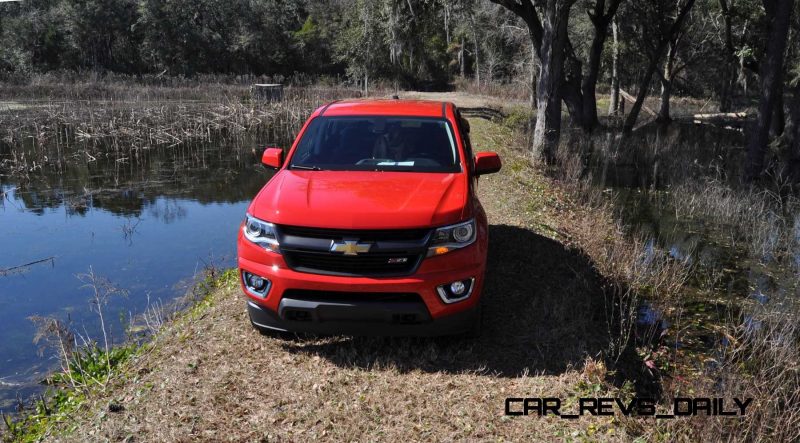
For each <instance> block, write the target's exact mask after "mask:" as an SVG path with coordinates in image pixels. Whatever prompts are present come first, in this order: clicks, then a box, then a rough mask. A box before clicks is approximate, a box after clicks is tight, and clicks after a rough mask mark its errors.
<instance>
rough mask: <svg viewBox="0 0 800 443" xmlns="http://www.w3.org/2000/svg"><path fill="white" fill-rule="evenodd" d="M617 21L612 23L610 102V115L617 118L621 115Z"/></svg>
mask: <svg viewBox="0 0 800 443" xmlns="http://www.w3.org/2000/svg"><path fill="white" fill-rule="evenodd" d="M617 32H618V31H617V21H616V20H614V21H613V22H612V23H611V35H612V37H613V39H614V40H613V45H612V46H611V97H610V99H609V101H608V115H609V116H617V115H618V113H619V73H618V70H617V69H618V68H617V63H618V61H619V35H618V34H617Z"/></svg>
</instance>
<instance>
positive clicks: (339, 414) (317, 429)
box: [56, 120, 628, 441]
mask: <svg viewBox="0 0 800 443" xmlns="http://www.w3.org/2000/svg"><path fill="white" fill-rule="evenodd" d="M472 126H473V144H474V145H475V146H476V147H477V148H478V149H482V150H496V151H498V152H499V153H500V154H501V155H502V156H503V160H504V169H503V171H502V172H501V173H500V174H496V175H494V176H490V177H486V178H483V179H481V183H480V188H481V190H480V192H481V199H482V201H483V203H484V206H485V207H486V209H487V212H488V214H489V221H490V223H491V231H490V237H491V252H490V264H489V271H488V280H487V284H486V289H485V291H486V293H485V302H486V304H485V314H486V316H485V327H484V333H483V335H482V337H481V338H480V339H477V340H470V339H466V338H442V339H378V338H325V339H295V340H287V339H281V338H272V337H263V336H261V335H259V334H258V333H257V332H256V331H254V330H253V329H252V328H251V327H250V325H249V323H248V320H247V317H246V314H245V308H244V299H243V296H242V295H241V294H240V292H239V289H238V287H237V285H236V284H235V283H234V282H229V284H228V286H227V287H226V288H223V289H220V290H219V291H217V292H215V293H214V294H213V295H212V296H211V297H210V299H209V300H208V302H206V303H204V304H203V305H201V306H199V307H197V308H196V309H194V310H193V311H192V312H191V313H189V314H187V315H186V316H185V317H184V318H183V319H181V320H180V321H177V322H175V323H174V324H171V325H169V326H167V327H166V329H165V330H164V331H163V333H161V334H160V336H159V337H158V338H157V339H156V340H155V342H154V345H153V347H152V348H151V350H150V351H148V352H147V353H146V354H144V355H143V356H141V357H138V358H137V359H135V360H134V361H133V362H132V364H131V365H130V368H129V371H128V373H127V376H126V377H125V378H124V379H123V380H120V381H118V382H117V383H116V385H114V386H111V387H110V388H109V389H108V392H107V393H106V394H105V395H102V396H100V397H99V398H96V399H94V400H92V401H91V402H88V403H87V406H86V407H85V408H84V409H83V413H82V414H81V416H80V417H77V418H76V421H75V422H74V423H70V424H69V428H70V429H68V433H67V434H66V436H62V437H59V438H56V439H57V440H74V441H85V440H96V441H105V440H112V441H117V440H127V441H186V440H235V441H255V440H264V441H274V440H279V441H303V440H308V441H310V440H316V439H326V440H337V441H364V440H367V441H377V440H380V441H430V440H462V439H477V440H513V441H519V440H532V439H543V440H552V439H554V438H577V439H581V438H584V439H589V440H593V439H596V438H598V437H602V438H604V439H611V440H614V439H623V440H627V439H628V437H627V436H625V435H624V430H622V428H620V427H619V426H618V424H617V422H615V421H614V418H613V417H603V418H582V419H580V420H563V419H557V418H546V419H542V418H538V417H534V416H530V417H514V418H511V417H505V416H504V401H505V398H506V397H560V398H562V399H567V398H573V399H574V397H576V396H580V395H589V394H591V395H592V396H603V394H608V393H607V392H605V391H600V390H599V389H601V388H599V387H601V386H603V384H602V378H603V377H604V376H605V375H606V373H605V370H604V368H603V366H602V364H596V363H594V362H593V361H592V360H591V359H590V358H589V357H591V356H595V355H597V354H598V352H600V351H602V350H603V349H604V347H605V346H606V345H607V343H606V340H605V339H604V337H605V334H603V333H602V330H603V329H604V328H605V324H604V323H603V320H602V319H601V318H598V315H597V313H598V312H601V311H602V309H599V308H598V306H597V302H598V300H599V297H598V296H597V291H598V290H597V288H598V284H599V283H598V276H597V275H596V274H595V272H594V270H593V268H592V267H591V265H590V264H589V263H588V262H587V260H586V259H585V258H584V257H583V256H582V255H580V254H578V253H577V252H575V251H574V250H571V249H569V248H567V247H565V246H564V245H563V244H561V243H559V242H558V241H556V240H553V239H552V238H551V236H552V235H553V232H554V230H557V229H558V226H559V223H558V220H561V219H564V218H568V216H569V214H568V213H565V212H564V211H568V209H565V208H563V207H562V206H563V205H561V204H560V197H559V196H558V194H557V193H555V192H554V191H553V190H551V189H550V188H549V187H548V185H547V183H546V182H545V181H544V179H542V178H541V176H540V175H538V173H537V172H535V171H534V170H533V169H532V168H531V167H530V166H529V165H528V163H527V162H526V161H525V159H524V157H523V156H521V155H519V154H517V153H514V152H512V150H511V148H510V146H512V144H513V140H512V137H511V134H510V132H509V131H508V130H507V129H505V128H503V127H501V126H498V125H495V124H492V123H489V122H486V121H480V120H473V125H472ZM609 395H610V394H609ZM110 404H114V405H118V406H120V407H121V408H118V407H116V406H115V407H114V408H111V409H113V410H115V411H118V412H110V408H109V405H110Z"/></svg>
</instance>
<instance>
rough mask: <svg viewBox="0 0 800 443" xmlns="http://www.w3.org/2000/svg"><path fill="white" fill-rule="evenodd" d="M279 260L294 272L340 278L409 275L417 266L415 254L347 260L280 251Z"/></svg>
mask: <svg viewBox="0 0 800 443" xmlns="http://www.w3.org/2000/svg"><path fill="white" fill-rule="evenodd" d="M283 256H284V258H285V259H286V262H287V264H288V265H289V266H290V267H291V268H293V269H296V270H298V271H306V272H317V273H319V272H321V273H327V274H341V275H402V274H409V273H411V271H413V270H414V268H415V267H416V266H417V262H418V261H419V257H420V255H419V254H414V255H410V254H402V253H400V254H398V253H370V254H364V255H356V256H348V255H342V254H332V253H328V252H310V251H292V250H283ZM403 259H404V260H405V261H404V262H403V261H402V260H403ZM398 261H400V263H398Z"/></svg>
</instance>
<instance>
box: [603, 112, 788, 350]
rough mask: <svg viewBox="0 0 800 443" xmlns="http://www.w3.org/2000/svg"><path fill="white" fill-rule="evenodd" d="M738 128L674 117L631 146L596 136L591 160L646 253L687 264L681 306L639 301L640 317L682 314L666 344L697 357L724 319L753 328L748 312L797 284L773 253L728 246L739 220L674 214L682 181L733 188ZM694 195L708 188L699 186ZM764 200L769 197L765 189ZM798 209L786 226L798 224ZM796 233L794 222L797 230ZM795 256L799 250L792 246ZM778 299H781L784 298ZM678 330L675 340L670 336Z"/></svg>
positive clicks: (717, 341)
mask: <svg viewBox="0 0 800 443" xmlns="http://www.w3.org/2000/svg"><path fill="white" fill-rule="evenodd" d="M744 141H745V138H744V134H743V133H742V131H741V130H739V129H737V128H729V127H728V128H726V127H714V126H710V125H694V124H681V123H673V124H672V125H670V126H669V127H666V128H665V127H658V126H656V125H653V126H651V127H648V128H645V130H643V131H642V132H641V133H639V134H636V135H634V136H633V137H632V139H631V140H630V142H629V143H627V144H624V145H623V144H621V143H620V144H617V141H615V140H613V139H612V138H611V137H609V141H606V142H600V143H599V145H601V149H598V150H597V152H596V153H595V155H594V156H593V158H592V159H591V161H590V168H589V170H590V172H591V174H592V179H593V180H594V183H595V185H596V186H598V187H600V188H602V189H606V190H608V191H611V192H606V195H609V196H612V198H611V201H612V202H613V204H614V205H615V208H616V212H617V214H618V216H619V218H620V219H621V220H622V222H623V223H624V224H625V225H626V226H627V227H628V229H629V231H630V233H631V234H632V235H636V236H639V237H642V238H644V239H645V242H644V248H645V250H644V251H642V252H643V256H645V257H648V256H649V255H650V254H654V253H656V252H655V251H663V252H659V253H665V254H668V255H669V256H670V257H671V258H672V259H674V260H676V261H680V262H684V263H685V264H686V265H687V266H688V267H690V268H691V271H690V274H689V280H688V281H687V284H686V285H684V289H683V291H682V293H681V294H680V295H679V299H678V300H677V301H678V303H677V304H676V303H674V302H671V303H669V306H668V307H669V309H671V312H669V313H663V312H661V311H660V309H661V308H660V307H659V306H658V303H651V302H647V301H645V302H643V304H642V306H641V307H640V309H639V316H638V317H639V318H638V322H639V323H640V324H641V325H645V326H651V327H653V326H655V327H656V328H658V329H666V328H667V327H668V326H667V325H664V320H663V316H664V315H665V314H667V316H668V317H672V318H679V319H680V324H676V325H672V326H673V327H672V328H671V331H669V332H670V336H669V337H666V340H668V341H671V345H672V346H677V347H678V348H682V349H684V350H685V351H687V352H686V353H687V354H691V355H693V356H694V357H696V361H697V362H698V365H700V364H701V363H699V362H702V361H703V360H704V355H708V354H709V353H713V352H714V351H715V349H716V348H718V347H719V346H720V345H723V346H724V342H725V340H726V337H725V336H724V335H722V334H720V331H721V329H720V328H719V326H720V325H723V324H725V323H728V322H731V321H733V322H737V321H738V322H739V324H741V325H743V326H744V328H746V329H748V328H755V327H757V326H758V321H757V320H753V317H752V313H753V312H756V311H758V310H762V309H773V308H780V309H784V306H788V305H787V304H785V303H784V302H785V301H786V300H787V297H788V298H792V297H794V294H795V292H794V291H795V288H796V285H797V282H798V278H797V276H798V275H799V274H797V273H796V272H792V268H797V269H800V266H794V267H791V266H788V267H787V263H785V260H784V262H782V263H780V262H779V261H778V260H776V259H775V257H772V256H770V255H769V254H763V255H761V256H757V255H754V254H752V253H751V252H749V251H748V250H747V246H749V244H742V243H739V244H733V243H734V242H732V241H731V238H732V237H733V236H735V235H736V234H734V232H735V228H736V227H735V226H730V225H726V224H725V221H723V222H722V223H720V220H711V219H703V218H702V217H685V216H680V215H679V214H678V211H676V202H678V201H680V200H679V199H687V198H691V197H692V196H691V195H686V194H683V195H680V194H678V193H677V192H679V191H676V189H680V188H679V186H680V185H684V184H690V183H694V184H702V183H706V181H709V180H710V181H711V182H716V183H719V184H720V185H731V186H732V187H734V188H736V187H737V186H738V184H737V183H736V182H737V181H738V178H739V177H741V174H742V171H741V168H742V165H743V164H744V160H743V156H744V150H743V146H744ZM684 189H693V192H701V193H702V192H704V188H703V185H700V186H697V187H695V188H684ZM763 198H767V197H766V196H764V197H763ZM794 216H795V215H794V214H787V215H786V223H788V224H789V226H791V224H792V223H794V219H793V218H792V217H794ZM798 232H800V228H798ZM794 257H795V258H794V259H795V261H798V263H800V254H798V252H797V251H796V252H795V256H794ZM782 303H783V304H782ZM676 330H680V334H681V335H680V337H676V336H675V335H674V333H675V331H676Z"/></svg>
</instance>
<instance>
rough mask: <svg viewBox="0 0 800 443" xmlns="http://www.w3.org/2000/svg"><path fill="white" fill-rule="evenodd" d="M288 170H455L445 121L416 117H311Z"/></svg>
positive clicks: (455, 156) (453, 149)
mask: <svg viewBox="0 0 800 443" xmlns="http://www.w3.org/2000/svg"><path fill="white" fill-rule="evenodd" d="M289 167H290V168H291V169H313V170H337V171H350V170H352V171H408V172H459V171H460V170H461V167H460V165H459V162H458V150H457V149H456V143H455V139H454V137H453V131H452V130H451V128H450V124H449V123H448V122H447V121H446V120H442V119H435V118H421V117H373V116H370V117H317V118H315V119H314V120H312V121H311V123H310V124H309V125H308V128H306V131H305V133H304V134H303V137H302V139H300V143H299V144H298V146H297V150H296V152H295V153H294V155H293V156H292V161H291V164H290V166H289Z"/></svg>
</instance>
